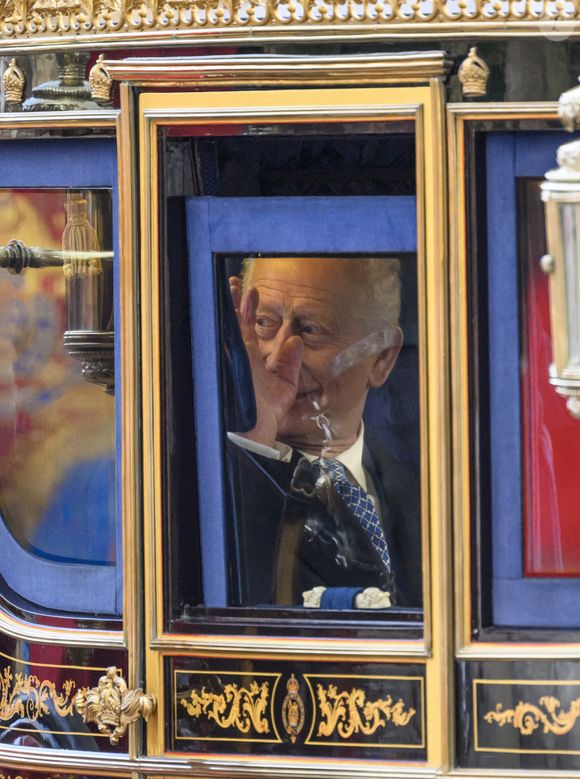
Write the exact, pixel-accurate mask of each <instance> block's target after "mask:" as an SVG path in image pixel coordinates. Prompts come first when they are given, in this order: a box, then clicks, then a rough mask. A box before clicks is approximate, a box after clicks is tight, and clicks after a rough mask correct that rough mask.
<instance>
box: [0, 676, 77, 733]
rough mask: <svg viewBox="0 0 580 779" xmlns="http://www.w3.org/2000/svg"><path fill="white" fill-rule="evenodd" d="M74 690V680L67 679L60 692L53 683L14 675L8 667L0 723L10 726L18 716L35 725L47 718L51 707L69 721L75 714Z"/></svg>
mask: <svg viewBox="0 0 580 779" xmlns="http://www.w3.org/2000/svg"><path fill="white" fill-rule="evenodd" d="M74 686H75V683H74V681H73V680H72V679H66V680H65V681H64V682H63V685H62V690H61V691H59V690H57V688H56V685H55V683H54V682H52V681H49V680H46V679H45V680H42V681H41V680H40V679H39V678H38V676H34V674H25V673H22V672H20V671H19V672H18V673H12V667H11V666H6V667H5V668H4V670H3V671H2V673H1V674H0V722H9V721H10V720H11V719H12V718H13V717H16V716H18V717H24V716H26V717H27V718H28V719H29V720H30V721H31V722H34V721H36V720H40V719H42V716H43V715H44V714H48V713H49V712H50V707H52V708H53V709H54V711H55V712H56V713H57V714H58V716H59V717H69V716H70V715H71V714H72V711H73V700H74V699H73V695H72V691H73V689H74Z"/></svg>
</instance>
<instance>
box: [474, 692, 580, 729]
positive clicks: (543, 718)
mask: <svg viewBox="0 0 580 779" xmlns="http://www.w3.org/2000/svg"><path fill="white" fill-rule="evenodd" d="M538 703H539V705H537V706H536V705H534V704H533V703H526V702H523V701H520V702H519V703H518V704H517V706H515V707H514V708H513V709H504V708H503V705H502V704H501V703H498V704H497V705H496V707H495V709H494V710H492V711H488V712H487V714H485V715H484V717H483V718H484V720H485V721H486V722H488V723H490V724H492V723H494V722H495V723H497V724H498V725H499V726H500V727H503V726H504V725H512V726H513V727H514V728H515V729H516V730H519V732H520V733H521V734H522V735H523V736H529V735H531V734H532V733H533V732H534V731H535V730H537V729H538V728H540V727H541V728H542V730H543V732H544V733H551V734H553V735H555V736H564V735H566V733H569V732H570V731H571V730H572V728H573V727H574V725H575V723H576V720H577V719H578V717H579V716H580V698H576V699H575V700H573V701H572V702H571V703H570V708H569V709H568V711H561V710H560V706H561V703H560V701H559V700H558V698H555V697H553V696H551V695H544V696H543V697H542V698H540V699H539V701H538Z"/></svg>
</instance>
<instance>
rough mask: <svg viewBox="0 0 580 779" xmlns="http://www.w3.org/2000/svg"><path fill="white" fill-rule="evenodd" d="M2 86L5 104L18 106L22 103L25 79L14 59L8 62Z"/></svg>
mask: <svg viewBox="0 0 580 779" xmlns="http://www.w3.org/2000/svg"><path fill="white" fill-rule="evenodd" d="M2 86H3V87H4V94H5V97H6V102H7V103H11V104H12V105H20V103H22V99H23V98H24V88H25V86H26V78H25V76H24V73H23V72H22V69H21V68H20V67H18V64H17V63H16V60H15V59H11V60H10V64H9V65H8V67H7V68H6V70H5V71H4V74H3V76H2Z"/></svg>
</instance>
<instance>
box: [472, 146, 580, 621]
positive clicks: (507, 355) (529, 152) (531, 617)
mask: <svg viewBox="0 0 580 779" xmlns="http://www.w3.org/2000/svg"><path fill="white" fill-rule="evenodd" d="M569 140H570V137H569V136H568V135H567V134H566V133H547V132H543V133H540V132H535V133H534V132H529V133H507V132H506V133H490V134H489V136H488V138H487V143H486V150H487V213H488V230H487V240H488V283H489V290H488V301H489V365H490V415H491V491H492V496H491V510H492V538H493V541H492V543H493V549H492V564H493V594H492V611H493V622H494V624H495V625H502V626H503V625H505V626H510V625H511V626H522V627H525V626H530V627H561V628H566V627H578V626H580V582H578V581H577V580H576V581H573V580H570V579H547V578H531V577H527V578H526V577H524V568H523V556H524V550H523V505H522V448H521V447H522V441H521V436H522V427H521V396H520V381H521V377H520V335H519V327H520V324H519V321H520V319H519V318H520V301H519V279H518V266H519V256H518V230H517V199H516V196H517V178H518V177H541V176H543V175H544V174H545V173H546V171H547V170H550V169H551V168H554V167H555V161H556V150H557V148H558V146H559V145H561V144H562V143H565V142H567V141H569ZM538 259H539V258H538ZM554 603H557V604H558V608H557V609H554Z"/></svg>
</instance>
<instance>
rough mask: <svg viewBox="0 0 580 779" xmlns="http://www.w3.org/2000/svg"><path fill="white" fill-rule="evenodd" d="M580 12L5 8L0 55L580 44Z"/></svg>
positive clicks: (288, 2) (123, 1) (370, 1)
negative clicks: (466, 41)
mask: <svg viewBox="0 0 580 779" xmlns="http://www.w3.org/2000/svg"><path fill="white" fill-rule="evenodd" d="M579 19H580V12H579V10H578V8H577V7H575V6H572V8H570V7H569V5H568V4H564V3H559V2H556V1H555V0H543V5H542V7H541V8H538V7H537V5H535V4H534V3H533V2H532V0H525V2H524V3H523V4H522V5H521V6H519V5H518V4H516V3H511V2H505V3H497V2H494V0H482V1H481V2H474V3H473V4H468V3H464V4H456V3H453V2H452V1H451V0H429V2H427V3H423V4H421V3H411V2H408V3H407V2H403V1H402V0H387V2H381V0H362V2H361V3H360V4H355V3H350V2H337V0H322V1H321V2H317V0H296V2H293V1H292V0H249V1H246V0H167V2H160V0H140V1H139V2H133V0H105V1H103V2H98V3H93V2H91V1H90V0H74V2H70V1H69V0H54V1H53V2H48V0H0V53H8V52H12V53H14V52H16V51H22V52H24V51H26V52H31V51H42V50H50V49H53V50H54V49H59V48H62V47H63V45H64V46H71V47H75V48H79V49H81V48H85V49H93V48H94V47H96V46H101V47H102V48H125V49H126V48H132V47H136V46H140V47H146V46H175V45H181V46H183V45H191V44H194V45H195V44H198V45H199V44H201V45H208V44H211V43H224V42H228V43H239V44H248V43H250V44H251V43H255V42H256V41H260V42H261V43H290V44H293V43H295V42H296V38H297V36H300V39H301V41H302V42H304V41H306V40H308V41H309V42H321V41H340V40H352V41H356V40H364V41H367V42H368V41H373V40H381V39H388V38H391V39H401V38H402V39H412V38H423V39H437V40H438V39H441V38H442V37H448V38H472V37H478V38H491V37H494V38H497V37H516V36H521V35H522V34H524V35H531V36H538V37H541V36H546V35H547V34H554V33H555V32H557V33H559V34H564V35H565V36H566V37H570V36H573V35H577V34H578V31H577V30H576V26H577V24H578V21H579Z"/></svg>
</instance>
